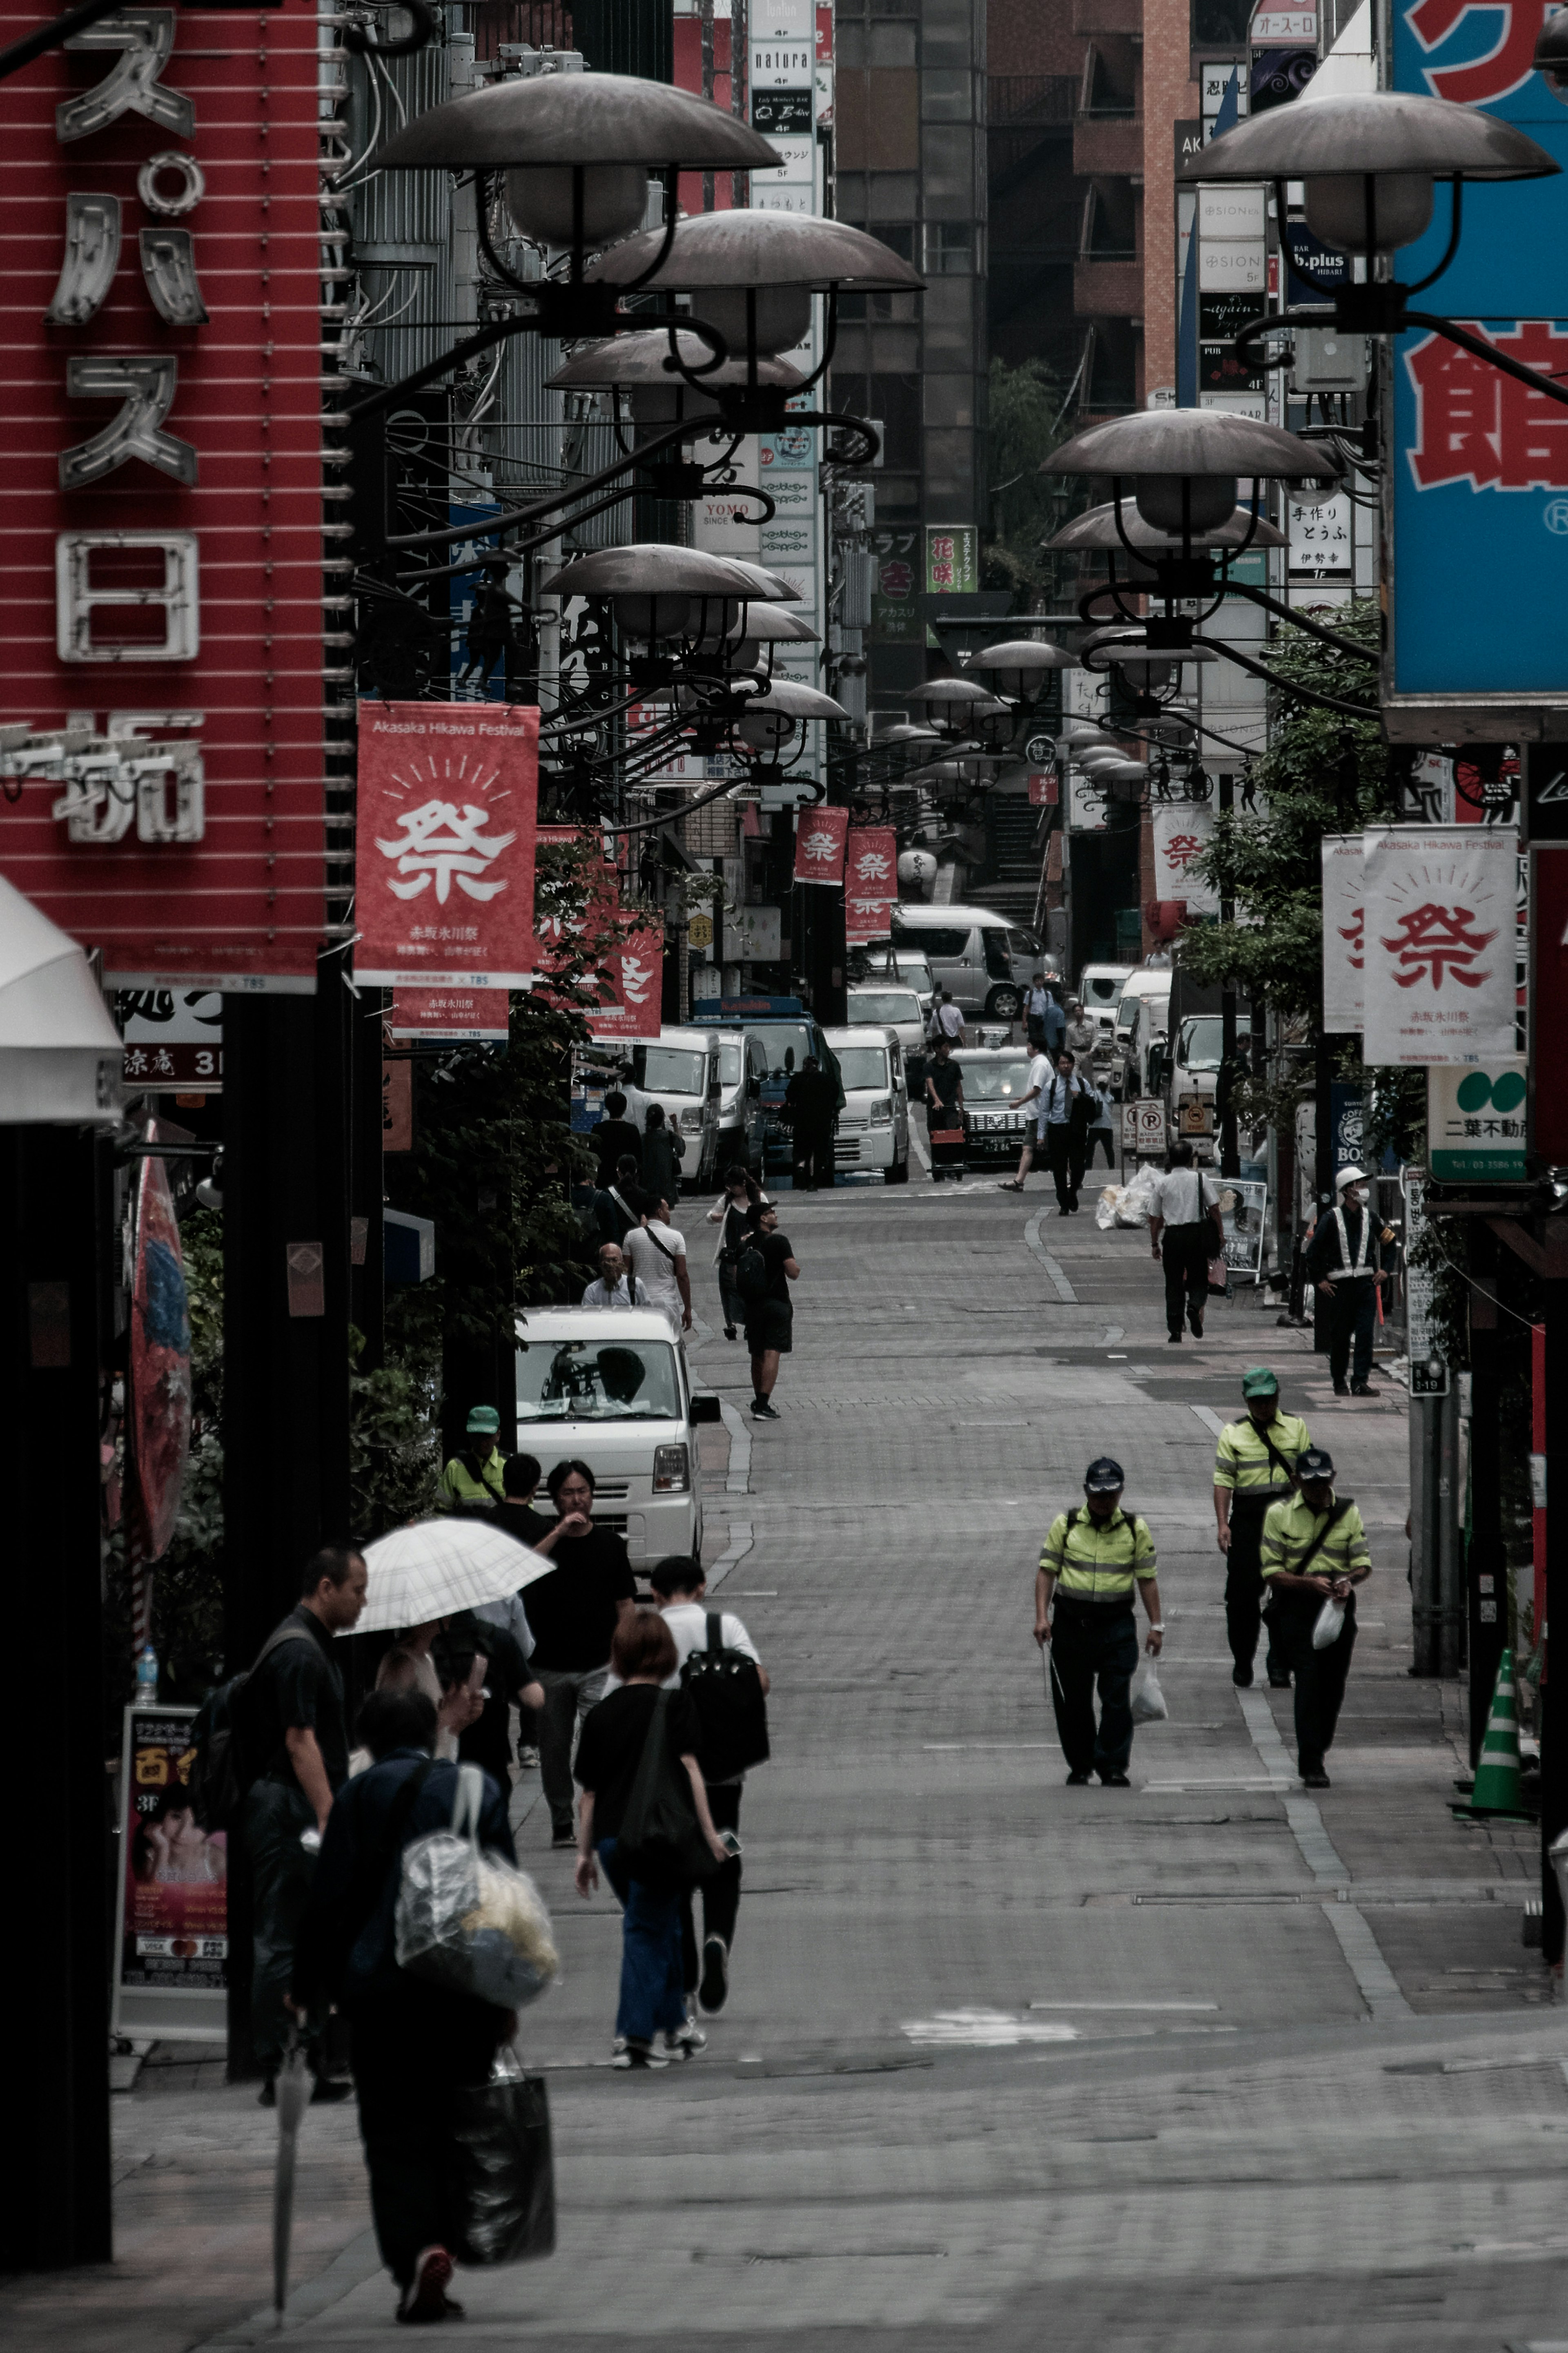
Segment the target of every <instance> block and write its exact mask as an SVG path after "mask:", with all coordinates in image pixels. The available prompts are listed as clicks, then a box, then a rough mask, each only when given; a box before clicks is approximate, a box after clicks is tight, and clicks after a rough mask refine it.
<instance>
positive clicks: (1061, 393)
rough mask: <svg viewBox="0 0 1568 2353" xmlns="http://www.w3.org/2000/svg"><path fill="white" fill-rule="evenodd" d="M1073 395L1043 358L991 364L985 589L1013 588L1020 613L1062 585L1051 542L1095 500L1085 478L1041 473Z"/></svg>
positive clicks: (1062, 431)
mask: <svg viewBox="0 0 1568 2353" xmlns="http://www.w3.org/2000/svg"><path fill="white" fill-rule="evenodd" d="M1070 398H1071V385H1070V383H1069V382H1068V380H1067V379H1065V378H1063V377H1062V376H1061V375H1059V374H1058V372H1057V371H1056V370H1055V369H1053V368H1051V367H1049V366H1048V365H1047V363H1046V362H1045V361H1044V360H1040V359H1027V360H1024V361H1022V362H1020V364H1018V366H1016V367H1009V366H1008V364H1007V363H1006V362H1005V360H993V361H992V363H991V373H990V409H989V418H990V422H989V429H988V434H987V448H988V453H989V455H988V464H989V468H990V475H991V528H990V537H989V540H988V543H987V544H986V546H985V549H984V559H983V561H984V583H985V586H986V587H987V588H1007V589H1010V590H1012V592H1013V595H1014V602H1015V609H1016V610H1018V611H1025V610H1026V609H1027V608H1028V606H1029V604H1030V602H1031V601H1032V599H1033V597H1034V596H1036V595H1037V593H1038V592H1040V591H1042V590H1043V591H1045V592H1046V593H1047V596H1049V595H1051V594H1054V593H1055V592H1056V590H1057V589H1058V572H1059V568H1060V565H1059V560H1058V558H1056V557H1054V556H1051V555H1048V554H1046V552H1045V542H1046V541H1047V540H1048V539H1049V538H1050V537H1051V535H1052V533H1054V532H1058V531H1059V530H1060V529H1061V526H1062V524H1063V523H1064V522H1067V521H1068V517H1069V516H1070V515H1074V514H1077V513H1078V512H1080V510H1081V509H1082V508H1083V507H1085V506H1087V505H1088V503H1089V484H1088V482H1087V480H1085V481H1081V482H1080V481H1078V480H1073V479H1071V478H1069V477H1066V476H1062V475H1050V474H1042V473H1041V471H1040V464H1041V460H1042V459H1045V458H1046V457H1047V456H1048V455H1049V453H1050V452H1051V450H1053V449H1054V448H1056V447H1057V446H1058V443H1059V442H1060V441H1061V440H1062V439H1063V438H1064V437H1065V435H1066V433H1067V432H1068V424H1067V415H1066V413H1067V410H1068V406H1070ZM1070 560H1071V559H1069V561H1070ZM1074 576H1075V577H1076V565H1075V567H1074Z"/></svg>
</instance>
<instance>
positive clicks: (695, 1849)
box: [616, 1691, 720, 1894]
mask: <svg viewBox="0 0 1568 2353" xmlns="http://www.w3.org/2000/svg"><path fill="white" fill-rule="evenodd" d="M668 1726H669V1694H668V1692H667V1691H658V1692H656V1693H655V1694H654V1703H653V1714H652V1715H651V1717H650V1718H649V1721H648V1727H647V1738H646V1739H645V1740H644V1742H643V1746H642V1755H641V1757H639V1758H638V1759H637V1771H636V1773H635V1775H634V1776H633V1778H632V1787H631V1795H630V1796H629V1797H628V1798H627V1799H626V1812H625V1814H624V1815H623V1817H622V1819H621V1827H620V1831H619V1834H618V1836H617V1838H616V1862H617V1864H618V1866H619V1868H620V1869H621V1870H622V1871H624V1872H625V1873H626V1876H627V1878H628V1879H636V1880H639V1881H640V1882H641V1883H642V1884H643V1886H645V1887H647V1888H651V1889H652V1891H653V1892H654V1894H676V1893H679V1890H681V1889H682V1888H687V1887H695V1886H697V1885H699V1884H700V1882H702V1881H703V1880H706V1879H711V1878H712V1876H713V1874H714V1873H715V1872H716V1871H717V1870H718V1869H719V1867H720V1865H719V1860H718V1858H717V1856H716V1855H715V1854H714V1852H713V1850H712V1848H711V1847H710V1845H709V1843H708V1841H707V1840H706V1839H705V1838H704V1837H703V1835H702V1826H701V1824H700V1821H699V1820H698V1819H697V1808H696V1805H695V1804H694V1802H693V1800H692V1796H691V1783H690V1781H689V1779H688V1778H687V1775H686V1770H685V1767H683V1766H682V1765H681V1764H680V1763H679V1761H678V1760H677V1759H676V1758H675V1757H672V1756H671V1755H670V1753H669V1728H668Z"/></svg>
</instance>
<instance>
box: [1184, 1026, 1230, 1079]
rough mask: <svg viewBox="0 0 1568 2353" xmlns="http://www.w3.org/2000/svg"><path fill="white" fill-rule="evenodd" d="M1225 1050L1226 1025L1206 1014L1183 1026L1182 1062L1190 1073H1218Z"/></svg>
mask: <svg viewBox="0 0 1568 2353" xmlns="http://www.w3.org/2000/svg"><path fill="white" fill-rule="evenodd" d="M1224 1050H1225V1023H1224V1022H1223V1021H1222V1020H1221V1018H1220V1017H1219V1015H1218V1014H1217V1013H1205V1014H1204V1015H1202V1016H1201V1017H1200V1018H1198V1019H1197V1020H1195V1021H1186V1022H1184V1023H1183V1025H1182V1046H1181V1057H1180V1059H1181V1060H1182V1062H1183V1064H1184V1067H1185V1068H1186V1069H1187V1070H1189V1071H1217V1070H1218V1068H1219V1066H1220V1060H1221V1057H1222V1055H1223V1053H1224Z"/></svg>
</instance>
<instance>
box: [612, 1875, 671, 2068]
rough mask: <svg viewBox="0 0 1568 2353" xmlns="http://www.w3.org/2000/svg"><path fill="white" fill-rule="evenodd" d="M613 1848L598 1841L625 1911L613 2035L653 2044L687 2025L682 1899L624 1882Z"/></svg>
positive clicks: (624, 1877)
mask: <svg viewBox="0 0 1568 2353" xmlns="http://www.w3.org/2000/svg"><path fill="white" fill-rule="evenodd" d="M617 1843H618V1842H617V1841H616V1840H615V1839H613V1838H612V1839H601V1840H600V1841H599V1864H600V1868H601V1869H602V1870H603V1872H604V1874H605V1878H606V1879H607V1880H608V1881H609V1883H610V1885H611V1886H612V1887H613V1888H614V1889H615V1891H616V1894H617V1895H618V1896H619V1897H620V1899H621V1903H622V1905H623V1907H624V1916H623V1919H622V1922H621V1999H620V2002H619V2005H618V2007H617V2008H616V2033H617V2034H618V2035H624V2036H625V2037H626V2041H627V2042H652V2041H653V2038H654V2036H655V2034H656V2033H657V2032H658V2030H659V2029H660V2027H662V2028H663V2029H664V2031H665V2032H666V2033H667V2034H673V2033H674V2032H675V2031H676V2029H677V2027H679V2026H684V2025H685V2023H686V1992H685V1989H684V1987H683V1985H682V1983H681V1977H682V1970H681V1956H680V1922H681V1915H682V1912H683V1909H684V1898H683V1897H682V1896H681V1895H680V1894H678V1893H675V1892H674V1891H672V1892H671V1893H670V1894H657V1895H656V1894H654V1892H653V1890H652V1889H651V1888H647V1887H645V1886H644V1885H643V1884H642V1882H641V1881H640V1880H637V1879H628V1878H627V1877H626V1873H624V1872H623V1871H622V1870H621V1869H620V1868H619V1866H618V1864H617V1862H616V1848H617Z"/></svg>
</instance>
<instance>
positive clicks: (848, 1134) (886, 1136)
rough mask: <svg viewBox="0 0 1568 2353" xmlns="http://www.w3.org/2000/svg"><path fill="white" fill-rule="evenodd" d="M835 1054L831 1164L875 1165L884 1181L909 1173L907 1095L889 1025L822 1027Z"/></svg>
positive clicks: (901, 1180) (904, 1179)
mask: <svg viewBox="0 0 1568 2353" xmlns="http://www.w3.org/2000/svg"><path fill="white" fill-rule="evenodd" d="M823 1034H824V1036H825V1037H826V1039H827V1042H828V1044H829V1045H830V1046H831V1047H832V1049H833V1050H834V1053H835V1054H836V1055H837V1058H838V1073H839V1076H840V1078H841V1079H842V1080H843V1082H844V1108H843V1110H842V1111H841V1112H840V1113H839V1114H838V1134H837V1137H836V1139H835V1141H834V1146H833V1166H834V1169H835V1172H837V1170H839V1169H841V1168H880V1169H881V1170H882V1172H883V1175H884V1178H885V1180H886V1182H887V1183H888V1184H889V1185H903V1184H907V1183H908V1181H909V1174H910V1097H909V1090H908V1088H907V1087H906V1086H905V1083H904V1069H903V1051H902V1049H901V1048H900V1044H899V1033H898V1031H897V1030H896V1029H828V1030H825V1031H824V1033H823Z"/></svg>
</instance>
